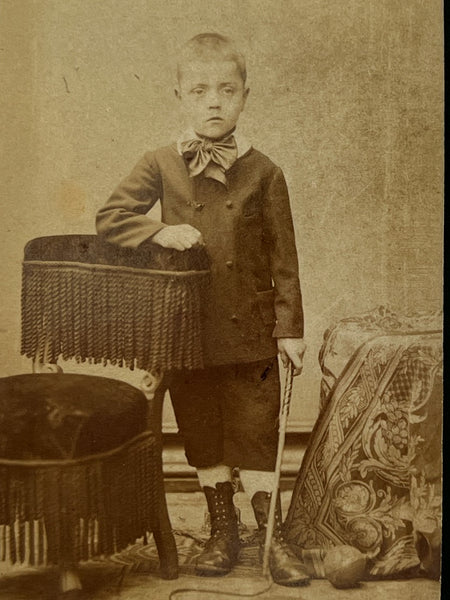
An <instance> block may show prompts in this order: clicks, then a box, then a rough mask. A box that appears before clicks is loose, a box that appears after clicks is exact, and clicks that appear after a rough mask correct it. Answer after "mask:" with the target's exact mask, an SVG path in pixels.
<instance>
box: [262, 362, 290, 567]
mask: <svg viewBox="0 0 450 600" xmlns="http://www.w3.org/2000/svg"><path fill="white" fill-rule="evenodd" d="M293 378H294V376H293V371H292V363H291V361H289V364H288V367H287V369H286V381H285V386H284V394H283V401H282V403H281V407H280V424H279V433H278V449H277V462H276V465H275V474H274V482H273V489H272V495H271V498H270V505H269V517H268V519H267V529H266V539H265V542H264V554H263V575H264V577H266V576H267V575H268V574H269V553H270V545H271V543H272V536H273V527H274V523H275V509H276V505H277V498H278V488H279V485H280V474H281V461H282V459H283V450H284V442H285V438H286V427H287V420H288V416H289V407H290V404H291V398H292V381H293Z"/></svg>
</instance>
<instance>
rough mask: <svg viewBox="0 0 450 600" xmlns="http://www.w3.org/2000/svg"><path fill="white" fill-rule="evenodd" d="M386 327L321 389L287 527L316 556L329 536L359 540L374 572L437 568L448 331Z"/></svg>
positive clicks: (343, 541)
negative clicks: (444, 347)
mask: <svg viewBox="0 0 450 600" xmlns="http://www.w3.org/2000/svg"><path fill="white" fill-rule="evenodd" d="M353 323H354V322H353ZM341 326H342V324H341ZM382 331H383V330H382V329H379V330H378V333H377V332H374V331H373V330H372V332H371V333H372V335H371V336H370V338H371V339H369V340H367V341H366V340H365V339H364V335H363V336H362V337H363V345H362V346H360V348H359V349H358V350H357V351H356V352H355V353H354V355H353V357H352V359H351V360H350V361H349V362H348V363H347V365H346V367H345V368H344V370H343V371H342V373H340V375H339V377H338V378H337V379H336V382H335V384H334V386H333V387H332V389H331V391H330V393H329V394H328V396H327V397H326V398H323V399H322V400H323V406H322V411H321V414H320V417H319V420H318V422H317V424H316V427H315V429H314V431H313V434H312V438H311V442H310V444H309V447H308V450H307V452H306V454H305V458H304V460H303V464H302V467H301V469H300V472H299V475H298V478H297V482H296V486H295V489H294V492H293V497H292V502H291V506H290V509H289V513H288V517H287V521H286V532H287V537H288V539H289V541H290V542H291V543H292V544H294V546H297V547H298V548H299V549H301V550H302V552H303V554H304V555H308V553H309V554H311V553H312V554H314V553H315V555H316V559H317V556H320V553H321V551H323V549H326V548H328V547H330V546H333V545H339V544H349V545H352V546H355V547H356V548H358V549H359V550H361V551H362V552H364V553H366V554H367V556H368V558H369V575H370V576H373V577H384V576H393V575H397V574H399V573H405V572H406V573H411V572H412V573H415V572H419V569H420V568H421V569H422V571H425V572H426V573H428V574H429V575H431V576H434V577H435V576H437V575H438V573H439V568H440V567H439V560H438V557H439V544H440V531H441V525H440V522H441V491H440V490H441V472H440V463H441V460H440V447H441V436H440V431H441V402H442V336H441V334H440V333H439V332H438V333H434V332H424V333H408V334H404V333H401V332H399V333H395V334H389V335H382V334H381V333H382ZM334 333H336V332H334ZM328 339H329V337H328ZM327 351H329V348H327ZM324 355H325V353H324V352H323V353H322V360H323V358H324ZM327 375H328V377H329V378H330V371H328V373H327ZM322 389H324V388H322ZM322 553H323V552H322ZM316 570H317V574H318V575H320V568H318V569H316Z"/></svg>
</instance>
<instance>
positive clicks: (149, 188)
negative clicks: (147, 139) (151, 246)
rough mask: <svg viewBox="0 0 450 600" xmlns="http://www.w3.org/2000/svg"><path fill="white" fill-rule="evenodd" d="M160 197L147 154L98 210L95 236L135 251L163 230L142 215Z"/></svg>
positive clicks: (156, 173) (154, 166)
mask: <svg viewBox="0 0 450 600" xmlns="http://www.w3.org/2000/svg"><path fill="white" fill-rule="evenodd" d="M161 195H162V186H161V174H160V171H159V167H158V163H157V162H156V160H155V158H154V155H153V153H151V152H148V153H146V154H145V155H144V156H143V157H142V159H141V160H140V161H139V162H138V163H137V165H136V166H135V167H134V169H133V170H132V171H131V173H130V175H128V177H126V178H125V179H124V180H123V181H122V182H121V183H120V184H119V185H118V187H117V188H116V189H115V190H114V192H113V193H112V195H111V197H110V198H109V200H108V201H107V202H106V204H105V205H104V206H103V207H102V208H101V209H100V210H99V211H98V213H97V218H96V226H97V232H98V234H99V235H101V236H102V237H103V238H104V239H105V240H107V241H108V242H111V243H112V244H117V245H119V246H123V247H127V248H137V247H138V246H139V245H140V244H141V243H142V242H143V241H145V240H146V239H148V238H150V237H151V236H153V235H154V234H155V233H157V232H158V231H159V230H160V229H162V228H163V227H165V224H164V223H161V222H160V221H156V220H154V219H150V218H149V217H147V216H146V213H147V212H148V211H149V210H150V209H151V208H152V207H153V206H154V205H155V204H156V202H157V201H158V200H161Z"/></svg>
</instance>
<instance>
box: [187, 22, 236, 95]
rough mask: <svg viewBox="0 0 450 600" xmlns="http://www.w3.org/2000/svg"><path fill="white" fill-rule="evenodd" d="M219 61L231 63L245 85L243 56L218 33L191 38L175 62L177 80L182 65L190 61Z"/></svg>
mask: <svg viewBox="0 0 450 600" xmlns="http://www.w3.org/2000/svg"><path fill="white" fill-rule="evenodd" d="M217 58H220V59H221V60H231V61H233V62H234V63H235V64H236V66H237V68H238V71H239V73H240V75H241V77H242V80H243V82H244V83H245V81H246V79H247V69H246V66H245V58H244V55H243V54H242V53H241V52H240V51H239V50H238V49H237V48H236V46H235V44H234V42H233V41H232V40H231V39H230V38H228V37H225V36H224V35H221V34H220V33H199V34H198V35H196V36H194V37H193V38H191V39H190V40H189V41H188V42H186V44H184V46H182V48H181V51H180V52H179V55H178V60H177V78H178V82H179V81H180V79H181V72H182V68H183V63H186V62H190V61H192V60H204V61H208V60H214V59H217Z"/></svg>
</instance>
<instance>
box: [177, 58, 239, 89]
mask: <svg viewBox="0 0 450 600" xmlns="http://www.w3.org/2000/svg"><path fill="white" fill-rule="evenodd" d="M179 72H180V79H181V81H180V83H182V84H183V83H211V82H212V81H215V82H217V83H219V82H223V83H226V82H241V83H243V81H242V76H241V73H240V71H239V69H238V66H237V64H236V63H235V62H234V61H233V60H225V59H221V60H220V59H217V60H214V59H213V60H189V61H185V62H183V63H182V64H181V65H180V69H179Z"/></svg>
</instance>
